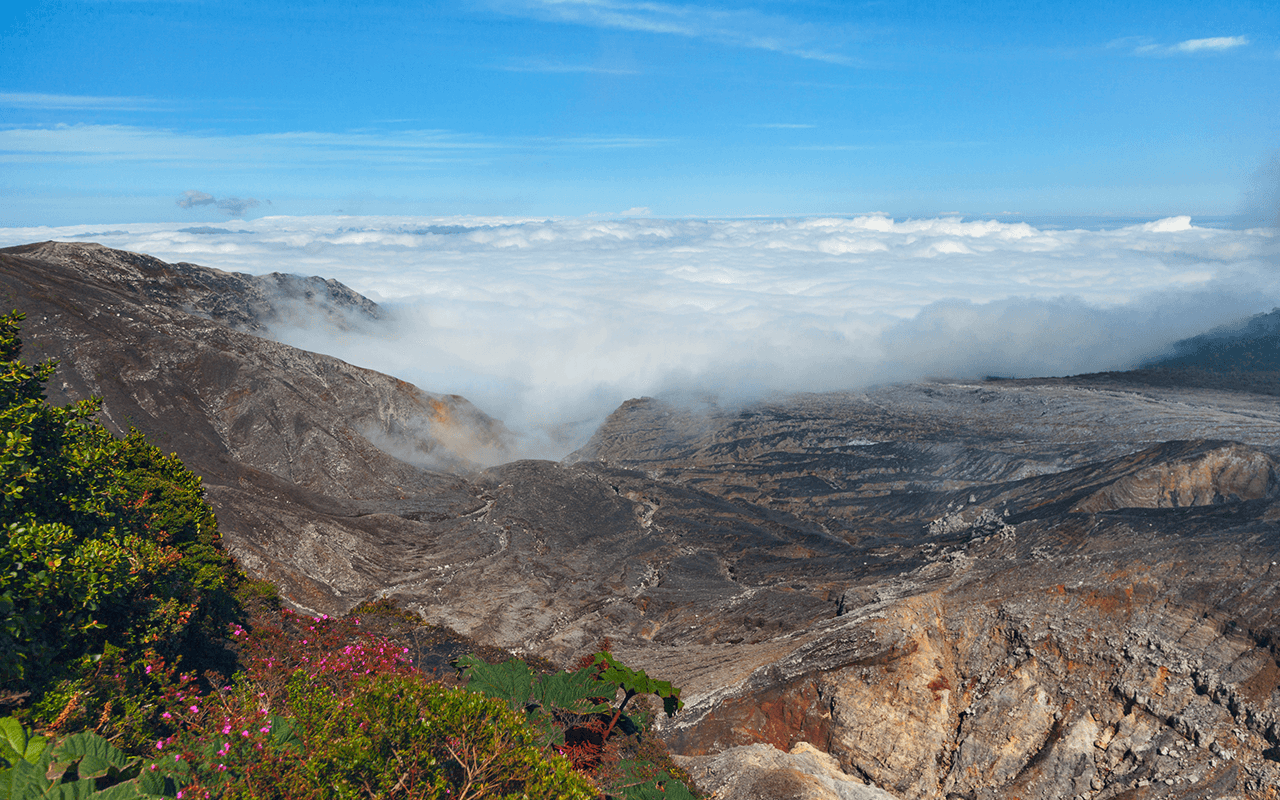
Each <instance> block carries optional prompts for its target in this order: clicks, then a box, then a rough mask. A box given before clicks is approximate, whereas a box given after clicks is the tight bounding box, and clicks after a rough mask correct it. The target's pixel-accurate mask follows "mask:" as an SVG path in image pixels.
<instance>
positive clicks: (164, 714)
mask: <svg viewBox="0 0 1280 800" xmlns="http://www.w3.org/2000/svg"><path fill="white" fill-rule="evenodd" d="M160 719H173V715H172V714H170V713H169V712H168V711H166V712H164V713H163V714H161V715H160Z"/></svg>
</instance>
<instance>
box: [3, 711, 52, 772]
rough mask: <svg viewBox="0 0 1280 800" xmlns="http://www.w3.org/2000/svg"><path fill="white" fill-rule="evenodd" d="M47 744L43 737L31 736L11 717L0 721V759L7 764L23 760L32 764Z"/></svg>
mask: <svg viewBox="0 0 1280 800" xmlns="http://www.w3.org/2000/svg"><path fill="white" fill-rule="evenodd" d="M46 744H47V742H46V741H45V738H44V737H43V736H32V735H31V734H30V733H29V732H28V731H27V729H26V728H24V727H23V726H22V723H21V722H18V721H17V720H16V719H14V718H13V717H5V718H4V719H0V759H3V760H4V761H5V762H7V763H9V764H16V763H17V762H18V761H21V760H25V761H28V762H30V763H32V764H34V763H36V762H37V761H38V760H39V759H40V755H41V754H42V753H44V749H45V745H46Z"/></svg>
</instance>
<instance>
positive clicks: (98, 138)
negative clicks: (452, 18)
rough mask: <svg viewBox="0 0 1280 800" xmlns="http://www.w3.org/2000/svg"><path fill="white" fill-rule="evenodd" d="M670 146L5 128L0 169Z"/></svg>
mask: <svg viewBox="0 0 1280 800" xmlns="http://www.w3.org/2000/svg"><path fill="white" fill-rule="evenodd" d="M665 143H667V140H664V139H648V138H643V137H627V136H580V137H559V138H551V137H544V138H535V137H505V138H499V137H484V136H479V135H474V134H461V133H456V132H451V131H439V130H417V131H382V132H380V131H349V132H343V133H329V132H319V131H294V132H289V133H257V134H245V135H230V134H217V133H203V132H187V131H174V130H167V129H159V128H141V127H134V126H127V125H56V126H49V127H36V126H31V127H15V128H9V129H7V130H5V129H0V163H22V164H38V163H46V162H48V163H57V164H101V163H150V164H168V165H192V166H201V167H210V166H222V167H227V166H235V167H256V166H270V167H273V168H274V167H278V166H292V167H328V166H337V165H357V166H361V167H364V168H370V167H383V168H391V167H394V168H406V167H407V168H412V167H428V166H431V165H433V164H440V163H446V162H450V163H456V162H463V161H477V160H485V159H489V158H492V157H496V156H499V155H501V154H503V153H508V152H521V151H529V150H542V151H546V150H574V149H584V150H587V149H590V150H597V149H616V148H630V147H651V146H656V145H661V144H665Z"/></svg>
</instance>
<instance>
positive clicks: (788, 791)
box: [0, 243, 1280, 800]
mask: <svg viewBox="0 0 1280 800" xmlns="http://www.w3.org/2000/svg"><path fill="white" fill-rule="evenodd" d="M265 280H266V279H255V278H252V277H251V276H234V275H228V274H227V273H218V272H217V271H216V270H209V269H207V268H203V267H196V266H194V265H167V264H163V262H159V261H156V260H155V259H149V258H148V257H145V256H138V255H136V254H128V253H120V252H119V251H111V250H107V249H106V248H101V247H98V246H96V245H79V244H51V243H47V244H43V245H29V246H25V247H22V248H9V249H7V250H3V251H0V286H2V287H3V291H4V293H5V298H4V299H5V302H6V303H8V304H10V305H13V306H16V307H18V308H20V309H22V310H24V311H26V312H27V313H28V321H27V324H26V326H25V329H24V338H25V339H26V341H27V344H28V350H27V355H28V357H30V358H33V359H35V358H45V357H50V356H54V357H59V358H61V359H63V365H64V366H63V369H62V370H60V372H59V373H58V376H57V377H56V378H55V380H54V382H53V383H54V389H55V392H54V394H55V397H54V399H56V400H60V401H67V400H71V399H78V398H80V397H84V396H88V395H90V394H96V395H98V396H101V397H104V398H105V403H104V409H103V414H104V417H105V419H106V420H107V421H108V422H109V423H110V424H112V425H113V426H115V427H116V429H117V430H120V429H123V428H125V427H127V426H129V425H133V426H136V427H138V428H139V429H141V430H143V431H144V432H146V433H148V435H150V436H151V437H152V438H153V439H154V440H156V441H157V442H158V443H159V444H160V445H161V446H163V447H165V448H166V449H172V450H174V451H176V452H177V453H178V454H179V455H180V456H181V457H182V458H183V459H184V460H186V461H187V462H188V463H189V464H190V465H191V466H192V467H193V468H194V469H196V470H197V471H198V472H200V473H201V474H202V475H203V476H204V478H205V482H206V486H207V487H208V492H209V498H210V500H211V501H212V502H213V503H214V505H215V508H216V509H217V511H218V516H219V523H220V526H221V528H222V530H223V532H224V535H225V536H226V539H227V541H228V543H229V545H230V546H231V548H232V550H233V552H234V553H235V554H236V556H237V557H238V558H239V559H240V560H241V562H242V564H244V565H245V567H246V568H248V569H250V570H251V571H253V572H256V573H257V574H260V575H263V576H265V577H269V578H271V579H273V580H275V581H277V582H278V583H279V584H280V585H281V586H282V588H283V589H284V591H285V592H286V594H288V596H289V597H290V599H291V600H292V602H294V603H295V604H296V605H298V606H299V607H300V608H304V609H308V610H313V611H327V612H337V611H343V610H345V609H347V608H349V607H351V606H353V605H355V604H356V603H358V602H359V601H361V600H363V599H366V598H368V597H370V596H374V595H380V596H390V597H393V598H395V599H397V600H398V601H399V602H401V603H402V604H403V605H405V606H407V607H409V608H412V609H414V610H415V611H417V612H419V613H420V614H422V616H424V617H425V618H426V619H428V620H429V621H432V622H440V623H445V624H448V625H450V626H452V627H453V628H455V629H457V630H459V631H461V632H463V633H468V634H470V635H472V636H475V637H477V638H480V639H482V640H485V641H487V642H491V643H493V644H497V645H500V646H503V647H507V648H511V649H515V650H523V651H526V652H530V653H537V654H539V655H543V656H546V657H549V658H552V659H553V660H557V661H560V662H568V661H569V660H570V659H572V658H574V657H575V656H577V655H578V654H580V653H582V652H584V651H586V650H588V649H590V648H593V647H594V646H595V645H596V643H597V642H598V640H599V639H600V638H601V637H603V636H609V637H611V638H612V640H613V641H614V648H615V651H616V652H617V653H619V655H620V656H622V657H623V658H624V660H626V661H629V662H634V663H635V664H636V665H638V666H640V667H644V668H646V669H647V670H649V672H650V673H651V674H654V675H658V676H660V677H663V678H667V679H670V680H672V681H673V682H675V683H677V684H678V685H683V686H685V694H684V697H685V699H686V701H687V703H688V707H687V708H686V709H685V711H684V712H683V713H682V714H681V715H679V716H678V717H676V718H675V719H674V720H673V721H672V722H671V723H669V724H668V725H667V727H666V728H665V729H664V730H663V732H662V735H663V736H664V737H666V739H667V740H668V742H669V743H670V745H671V746H672V748H673V750H674V751H675V752H678V753H682V754H683V755H684V756H685V757H686V759H687V761H686V763H687V764H688V765H689V767H690V769H691V770H692V771H693V772H694V773H695V775H697V776H698V778H699V781H700V783H702V784H703V785H704V786H706V787H710V788H720V789H721V790H722V796H732V797H771V798H782V797H806V798H807V797H812V798H819V797H821V798H828V797H841V798H872V797H880V798H883V797H898V798H973V799H974V800H976V799H977V798H1013V797H1018V798H1023V800H1030V799H1031V798H1063V797H1065V798H1073V797H1086V798H1121V797H1123V798H1157V797H1160V798H1164V797H1171V798H1172V797H1177V798H1246V797H1248V798H1268V797H1270V798H1275V797H1280V793H1278V791H1277V787H1278V786H1280V637H1278V636H1277V632H1278V631H1280V623H1278V621H1277V612H1278V611H1280V566H1277V562H1280V506H1278V505H1277V497H1278V495H1280V479H1278V478H1277V459H1280V406H1278V405H1277V402H1276V397H1277V394H1280V380H1278V379H1277V376H1276V375H1275V374H1274V373H1257V372H1255V373H1248V374H1237V375H1230V374H1213V375H1209V374H1207V373H1203V372H1176V371H1147V372H1135V373H1114V374H1108V375H1097V376H1081V377H1077V378H1057V379H1044V380H1020V381H999V380H991V381H975V382H934V383H924V384H915V385H907V386H892V387H882V388H878V389H873V390H867V391H861V392H850V393H844V394H829V395H801V396H794V397H786V398H777V399H775V400H773V401H770V402H765V403H760V404H757V405H754V406H750V407H745V408H721V407H717V406H714V405H712V404H703V405H700V406H698V407H692V408H691V407H687V406H677V405H672V404H669V403H667V402H663V401H660V400H655V399H637V400H632V401H629V402H628V403H626V404H624V405H623V406H622V407H620V408H619V409H618V410H617V411H616V412H615V413H614V414H613V415H612V416H611V417H610V418H609V420H608V421H607V422H606V423H605V424H604V425H603V426H602V427H601V428H600V429H599V431H597V433H596V435H595V436H594V437H593V438H592V440H591V441H590V442H589V443H588V444H587V445H586V446H584V447H583V448H582V449H581V450H579V451H578V452H577V453H575V454H574V455H572V456H571V457H570V458H568V459H565V460H564V462H562V463H552V462H543V461H519V462H514V463H507V464H503V465H502V466H498V467H493V468H490V469H487V470H480V469H478V468H476V467H475V466H474V459H473V456H474V455H475V453H476V452H479V450H480V449H484V450H486V451H487V452H490V453H491V452H500V451H501V448H502V446H503V442H504V437H505V436H506V432H505V429H504V428H503V427H502V425H501V423H500V422H498V421H496V420H492V419H490V418H488V417H486V416H485V415H484V414H483V412H482V411H480V410H479V409H476V408H474V407H473V406H471V405H470V404H469V403H467V402H466V401H465V400H464V399H462V398H457V397H448V396H438V395H433V394H431V393H429V392H426V391H423V390H419V389H417V388H416V387H412V386H410V385H408V384H405V383H403V382H399V381H396V380H395V379H393V378H390V377H387V376H383V375H379V374H377V373H372V372H369V371H367V370H361V369H358V368H356V367H352V366H350V365H347V364H345V363H343V362H341V361H338V360H336V359H332V358H328V357H325V356H320V355H317V354H313V353H306V352H303V351H299V350H295V349H293V348H289V347H286V346H284V345H281V344H278V343H276V342H271V341H269V340H266V339H263V338H259V337H258V336H255V335H253V332H254V331H257V332H259V333H261V332H262V328H261V327H260V326H262V325H264V324H266V322H268V321H270V320H272V319H279V318H281V317H282V316H287V315H288V314H291V313H298V312H297V311H296V309H297V308H299V307H300V305H299V304H301V307H303V308H306V307H307V304H308V303H310V304H313V305H317V307H321V308H324V309H333V308H339V309H342V311H341V313H339V314H338V316H337V317H336V318H335V322H334V324H346V325H353V324H377V319H378V315H379V313H380V312H379V311H378V310H377V308H376V306H372V304H368V305H365V304H366V303H367V301H364V302H363V303H362V302H361V301H362V300H363V298H359V296H358V295H354V293H351V292H350V290H348V289H346V287H342V286H341V285H340V284H336V285H335V284H332V283H325V282H323V281H319V282H317V281H316V280H315V279H311V280H310V281H307V280H305V279H293V278H283V277H271V278H270V280H271V281H272V282H273V283H272V284H265V283H264V281H265ZM264 286H266V288H265V289H264V288H263V287H264ZM279 286H291V287H294V288H295V289H298V287H302V288H301V289H298V290H297V291H294V290H293V289H290V290H289V291H287V292H285V291H277V289H278V287H279ZM192 287H195V288H192ZM268 290H270V291H268ZM307 291H310V292H311V295H310V296H308V295H307ZM353 295H354V296H353ZM324 313H329V312H328V311H326V312H324ZM273 315H274V316H273ZM255 325H257V326H259V327H255Z"/></svg>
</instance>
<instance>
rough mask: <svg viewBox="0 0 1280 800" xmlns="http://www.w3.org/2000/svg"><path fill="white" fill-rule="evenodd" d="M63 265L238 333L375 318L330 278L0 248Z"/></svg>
mask: <svg viewBox="0 0 1280 800" xmlns="http://www.w3.org/2000/svg"><path fill="white" fill-rule="evenodd" d="M0 253H5V254H7V255H11V256H15V257H25V258H32V259H36V260H39V261H41V262H43V263H47V264H59V265H62V266H66V267H69V268H71V269H73V270H75V271H76V273H77V274H79V275H81V276H82V277H83V278H84V279H85V280H86V281H91V282H93V283H94V284H96V285H98V286H100V287H103V288H107V287H109V288H111V289H112V290H114V291H115V292H118V293H120V294H121V295H123V296H126V297H130V298H132V299H135V300H138V301H142V300H143V299H144V298H145V300H147V301H150V302H155V303H159V304H161V305H163V306H166V307H171V308H181V309H184V310H186V311H190V312H191V313H193V314H196V315H198V316H202V317H206V318H208V319H212V320H216V321H218V322H221V323H223V324H224V325H228V326H230V327H232V328H236V329H238V330H243V331H247V332H249V333H255V334H258V335H262V334H264V333H265V332H266V331H267V329H268V328H269V327H270V326H272V325H275V324H291V323H295V324H296V323H299V322H303V321H304V320H305V321H307V322H310V323H312V324H321V325H325V326H328V327H334V328H338V329H341V330H345V329H349V328H351V327H353V326H354V325H358V324H360V323H362V322H363V323H368V322H372V321H376V320H380V319H382V318H383V316H384V315H383V313H382V309H381V308H379V307H378V305H377V304H376V303H374V302H373V301H372V300H370V299H369V298H367V297H365V296H364V295H361V294H359V293H357V292H354V291H352V290H351V289H349V288H348V287H346V286H344V285H343V284H341V283H339V282H338V281H335V280H325V279H324V278H316V277H311V278H304V277H302V276H300V275H286V274H284V273H281V272H273V273H271V274H269V275H248V274H245V273H243V272H223V271H222V270H220V269H213V268H211V267H201V266H197V265H195V264H188V263H186V262H179V263H177V264H167V263H165V262H163V261H161V260H160V259H158V258H153V257H151V256H148V255H143V254H141V253H130V252H128V251H125V250H113V249H111V248H109V247H103V246H102V245H100V244H92V243H82V242H40V243H38V244H28V245H21V246H18V247H9V248H4V249H3V250H0Z"/></svg>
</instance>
